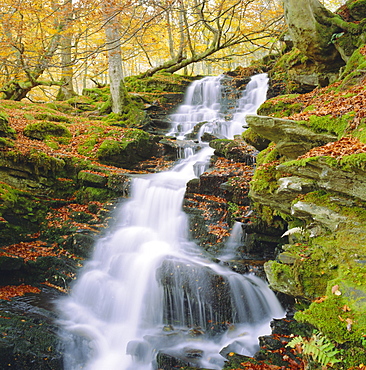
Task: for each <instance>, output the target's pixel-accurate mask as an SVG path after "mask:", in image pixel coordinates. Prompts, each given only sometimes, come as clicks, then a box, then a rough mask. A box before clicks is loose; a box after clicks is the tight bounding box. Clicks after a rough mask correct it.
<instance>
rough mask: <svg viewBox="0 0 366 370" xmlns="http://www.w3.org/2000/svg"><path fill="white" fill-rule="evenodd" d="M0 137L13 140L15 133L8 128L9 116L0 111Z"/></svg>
mask: <svg viewBox="0 0 366 370" xmlns="http://www.w3.org/2000/svg"><path fill="white" fill-rule="evenodd" d="M0 136H3V137H4V136H5V137H9V138H15V136H16V131H15V130H14V129H13V128H11V127H10V126H9V116H8V115H7V114H6V113H5V112H1V111H0Z"/></svg>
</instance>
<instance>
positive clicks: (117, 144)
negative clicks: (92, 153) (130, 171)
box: [97, 129, 159, 168]
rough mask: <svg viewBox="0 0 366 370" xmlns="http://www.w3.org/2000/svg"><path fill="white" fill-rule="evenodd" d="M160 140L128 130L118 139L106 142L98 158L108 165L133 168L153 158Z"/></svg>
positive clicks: (100, 148)
mask: <svg viewBox="0 0 366 370" xmlns="http://www.w3.org/2000/svg"><path fill="white" fill-rule="evenodd" d="M158 140H159V139H158V138H156V137H154V136H153V135H150V134H148V133H147V132H144V131H142V130H139V129H128V130H126V131H125V132H124V133H123V136H122V137H120V138H118V139H106V140H104V141H103V142H102V143H101V145H100V147H99V149H98V152H97V158H98V159H99V160H100V161H101V162H102V163H106V164H111V165H114V166H117V167H123V168H131V167H133V166H134V165H135V164H136V163H137V162H138V161H141V160H144V159H147V158H151V157H152V156H154V155H155V154H156V152H157V149H158V146H157V141H158Z"/></svg>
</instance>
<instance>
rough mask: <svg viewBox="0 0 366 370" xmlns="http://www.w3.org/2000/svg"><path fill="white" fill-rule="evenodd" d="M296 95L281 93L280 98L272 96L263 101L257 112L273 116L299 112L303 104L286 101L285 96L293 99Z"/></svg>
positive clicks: (285, 115) (279, 116)
mask: <svg viewBox="0 0 366 370" xmlns="http://www.w3.org/2000/svg"><path fill="white" fill-rule="evenodd" d="M296 96H297V95H295V96H294V95H290V96H287V95H283V96H281V99H279V98H274V99H273V100H271V99H269V100H267V101H266V102H265V103H263V104H262V105H261V106H260V108H259V109H258V114H259V115H262V116H273V117H277V118H282V117H289V116H291V115H293V114H295V113H299V112H301V111H302V110H303V108H304V105H303V104H302V103H288V101H287V98H288V97H290V99H294V98H295V97H296Z"/></svg>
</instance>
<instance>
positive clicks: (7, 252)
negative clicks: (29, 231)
mask: <svg viewBox="0 0 366 370" xmlns="http://www.w3.org/2000/svg"><path fill="white" fill-rule="evenodd" d="M45 245H47V243H46V242H43V241H41V240H36V241H32V242H20V243H18V244H12V245H9V246H7V247H2V248H1V250H0V256H6V257H13V258H23V260H24V262H27V261H29V260H32V261H35V260H36V259H37V257H45V256H53V257H55V256H57V255H58V254H57V253H56V252H55V245H54V246H52V247H45Z"/></svg>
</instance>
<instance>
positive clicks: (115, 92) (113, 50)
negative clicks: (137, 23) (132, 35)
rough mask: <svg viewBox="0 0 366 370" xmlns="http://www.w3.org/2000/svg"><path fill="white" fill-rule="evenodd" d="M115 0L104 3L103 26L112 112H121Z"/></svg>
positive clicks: (121, 98)
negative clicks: (104, 22) (104, 21)
mask: <svg viewBox="0 0 366 370" xmlns="http://www.w3.org/2000/svg"><path fill="white" fill-rule="evenodd" d="M118 14H119V11H118V7H117V5H116V2H115V1H113V0H108V1H106V2H105V3H104V16H105V20H106V24H105V27H104V31H105V35H106V44H107V49H108V70H109V81H110V89H111V98H112V112H113V113H117V114H121V113H122V110H123V106H124V101H125V88H124V81H123V69H122V53H121V24H120V22H119V17H118Z"/></svg>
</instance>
